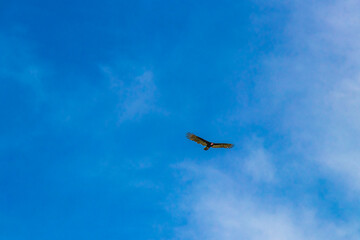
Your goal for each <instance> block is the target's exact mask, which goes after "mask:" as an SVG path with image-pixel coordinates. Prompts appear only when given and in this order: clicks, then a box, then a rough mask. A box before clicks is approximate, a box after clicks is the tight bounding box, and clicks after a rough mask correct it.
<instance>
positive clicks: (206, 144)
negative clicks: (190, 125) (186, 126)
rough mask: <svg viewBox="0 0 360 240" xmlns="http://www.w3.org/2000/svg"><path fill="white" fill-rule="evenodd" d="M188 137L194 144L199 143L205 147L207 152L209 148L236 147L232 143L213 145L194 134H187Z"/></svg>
mask: <svg viewBox="0 0 360 240" xmlns="http://www.w3.org/2000/svg"><path fill="white" fill-rule="evenodd" d="M186 137H187V138H188V139H190V140H192V141H194V142H197V143H199V144H201V145H203V146H205V148H204V150H205V151H207V150H209V148H211V147H212V148H232V147H233V146H234V145H233V144H230V143H213V142H209V141H206V140H205V139H202V138H201V137H198V136H196V135H195V134H192V133H187V134H186Z"/></svg>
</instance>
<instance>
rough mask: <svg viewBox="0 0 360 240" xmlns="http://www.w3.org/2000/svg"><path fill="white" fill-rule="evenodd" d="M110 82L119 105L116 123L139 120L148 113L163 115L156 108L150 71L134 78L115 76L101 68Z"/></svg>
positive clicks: (153, 84) (110, 69)
mask: <svg viewBox="0 0 360 240" xmlns="http://www.w3.org/2000/svg"><path fill="white" fill-rule="evenodd" d="M102 70H103V72H104V74H105V75H106V76H107V77H108V78H109V80H110V86H111V88H112V89H113V90H114V91H117V93H118V96H119V103H118V106H117V112H118V114H119V117H118V121H119V122H123V121H127V120H139V119H140V118H141V117H143V116H144V115H147V114H149V113H154V112H155V113H163V111H162V110H161V109H160V108H159V107H158V106H157V97H158V92H157V87H156V84H155V82H154V75H153V72H152V71H143V72H142V73H141V74H140V75H136V76H125V77H124V76H121V75H117V73H116V71H115V70H113V69H112V68H110V67H102Z"/></svg>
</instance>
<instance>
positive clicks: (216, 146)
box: [212, 143, 234, 148]
mask: <svg viewBox="0 0 360 240" xmlns="http://www.w3.org/2000/svg"><path fill="white" fill-rule="evenodd" d="M212 147H213V148H232V147H234V144H230V143H214V145H212Z"/></svg>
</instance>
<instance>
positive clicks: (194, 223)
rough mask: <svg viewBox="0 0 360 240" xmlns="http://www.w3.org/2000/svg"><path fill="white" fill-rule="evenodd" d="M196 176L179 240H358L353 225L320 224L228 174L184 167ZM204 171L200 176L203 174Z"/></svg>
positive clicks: (306, 211) (308, 210) (314, 216)
mask: <svg viewBox="0 0 360 240" xmlns="http://www.w3.org/2000/svg"><path fill="white" fill-rule="evenodd" d="M181 167H182V169H183V170H185V171H187V174H189V175H191V176H193V179H192V181H191V182H192V183H193V184H192V187H191V189H190V190H189V191H188V192H187V195H186V196H185V197H184V199H182V200H183V202H182V210H183V211H184V212H187V213H188V214H187V220H188V224H187V225H186V226H183V227H181V228H179V229H178V230H177V234H178V235H177V236H178V239H229V240H231V239H249V240H263V239H268V240H287V239H293V240H305V239H306V240H308V239H313V240H320V239H334V240H335V239H358V238H359V237H360V235H359V232H358V231H357V229H358V228H357V225H356V224H355V223H348V224H344V223H341V222H339V221H331V220H328V219H321V218H319V217H318V216H317V213H316V211H315V210H314V209H311V208H306V207H303V206H294V205H291V204H290V203H283V202H280V203H278V202H276V201H273V200H270V199H266V198H264V197H262V198H259V197H255V196H252V195H250V194H248V192H247V191H244V188H243V187H242V186H241V183H239V182H238V181H237V180H235V179H234V178H232V177H231V176H230V177H229V175H228V173H227V172H223V171H220V170H218V169H217V168H213V167H211V166H205V165H194V164H189V163H188V164H183V165H182V166H181ZM200 170H201V171H200Z"/></svg>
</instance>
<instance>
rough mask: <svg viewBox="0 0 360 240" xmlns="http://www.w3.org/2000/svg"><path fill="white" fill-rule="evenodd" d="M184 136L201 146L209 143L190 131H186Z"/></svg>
mask: <svg viewBox="0 0 360 240" xmlns="http://www.w3.org/2000/svg"><path fill="white" fill-rule="evenodd" d="M186 137H187V138H188V139H190V140H192V141H194V142H197V143H199V144H201V145H203V146H207V145H208V144H210V142H209V141H206V140H205V139H202V138H201V137H198V136H196V135H195V134H192V133H187V134H186Z"/></svg>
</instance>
